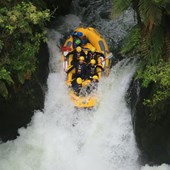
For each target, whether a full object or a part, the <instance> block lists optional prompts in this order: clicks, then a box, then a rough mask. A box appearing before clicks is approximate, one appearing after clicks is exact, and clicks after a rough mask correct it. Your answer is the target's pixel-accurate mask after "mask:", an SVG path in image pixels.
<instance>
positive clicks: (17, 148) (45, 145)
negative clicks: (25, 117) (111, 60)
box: [0, 0, 170, 170]
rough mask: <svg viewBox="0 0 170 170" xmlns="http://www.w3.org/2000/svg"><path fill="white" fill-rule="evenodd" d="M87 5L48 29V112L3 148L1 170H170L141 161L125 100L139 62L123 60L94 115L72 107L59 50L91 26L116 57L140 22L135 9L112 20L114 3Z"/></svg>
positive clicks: (101, 0) (104, 85) (103, 84)
mask: <svg viewBox="0 0 170 170" xmlns="http://www.w3.org/2000/svg"><path fill="white" fill-rule="evenodd" d="M79 1H80V2H79ZM87 2H88V1H86V0H83V1H81V0H73V5H72V7H71V8H72V10H71V12H70V14H68V15H66V16H64V17H59V18H57V19H56V21H55V22H54V25H53V26H52V28H50V29H48V39H49V40H48V48H49V53H50V63H49V67H50V73H49V76H48V90H47V91H46V98H45V107H44V110H43V112H41V111H35V113H34V116H33V117H32V121H31V123H30V124H29V126H28V127H27V128H21V129H19V134H20V136H19V137H18V138H17V139H16V140H13V141H8V142H6V143H3V144H0V170H169V169H170V166H169V165H166V164H162V165H160V166H153V167H151V166H149V165H145V166H142V165H140V162H139V161H138V157H139V154H140V152H139V150H138V148H137V146H136V142H135V136H134V133H133V127H132V121H131V111H130V109H129V108H128V107H127V103H126V100H125V96H126V92H127V90H128V88H129V85H130V83H131V80H132V77H133V75H134V73H135V70H136V67H137V64H136V62H135V61H133V60H128V59H123V60H121V61H119V62H117V64H115V65H113V67H112V69H111V73H110V75H109V77H108V78H103V79H102V80H101V81H100V83H99V92H98V93H99V94H98V95H99V97H100V96H101V100H100V103H99V105H98V107H96V108H95V109H94V110H90V111H88V110H76V109H75V108H74V106H73V104H72V103H71V102H70V99H69V95H68V93H67V87H66V85H65V75H64V73H63V69H62V63H61V57H60V56H61V52H60V49H59V47H58V46H60V45H61V43H60V42H61V41H63V39H64V37H65V35H66V34H68V33H69V32H70V31H71V30H73V29H74V28H76V27H78V26H80V25H83V26H92V27H94V28H96V29H97V30H98V31H99V32H100V34H101V35H102V36H103V37H104V38H105V40H106V41H107V44H108V46H109V49H110V50H111V51H112V50H113V49H114V48H116V46H118V44H119V43H120V41H121V40H122V39H123V37H124V36H125V35H126V34H127V31H128V29H129V28H130V27H132V26H133V25H134V24H135V22H136V21H135V18H134V17H135V15H134V12H133V11H132V10H131V9H129V10H127V11H126V12H125V13H123V14H122V15H121V16H120V17H118V18H117V19H115V20H112V19H109V17H107V16H108V15H109V14H110V13H111V10H112V9H111V1H110V0H98V1H94V2H92V1H89V2H88V3H87ZM78 3H81V4H83V3H85V4H86V7H84V8H83V7H80V6H79V5H78ZM82 6H83V5H82ZM64 40H65V39H64ZM113 46H114V47H113ZM114 57H115V58H116V56H114ZM73 125H74V126H73Z"/></svg>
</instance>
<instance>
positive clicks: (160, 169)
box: [141, 164, 170, 170]
mask: <svg viewBox="0 0 170 170" xmlns="http://www.w3.org/2000/svg"><path fill="white" fill-rule="evenodd" d="M141 170H170V165H167V164H162V165H160V166H149V165H145V166H144V167H142V168H141Z"/></svg>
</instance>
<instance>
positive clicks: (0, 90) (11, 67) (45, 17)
mask: <svg viewBox="0 0 170 170" xmlns="http://www.w3.org/2000/svg"><path fill="white" fill-rule="evenodd" d="M33 2H34V4H33V3H31V1H20V0H5V1H2V2H0V6H1V8H0V31H1V34H0V96H3V97H4V98H6V99H7V98H8V97H9V96H10V92H9V91H10V90H11V89H13V90H14V91H15V92H16V91H17V89H19V87H20V86H21V85H22V84H24V83H25V81H26V80H29V79H30V78H31V76H32V74H33V73H34V72H35V70H36V66H37V53H38V51H39V48H40V43H41V41H42V40H43V41H46V40H47V38H46V30H45V23H46V21H49V19H50V11H49V10H42V9H40V7H37V6H36V5H35V4H36V2H38V1H33ZM39 2H40V1H39Z"/></svg>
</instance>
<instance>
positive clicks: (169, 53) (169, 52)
mask: <svg viewBox="0 0 170 170" xmlns="http://www.w3.org/2000/svg"><path fill="white" fill-rule="evenodd" d="M165 43H166V54H165V59H166V60H167V61H169V62H170V35H169V34H167V36H166V38H165Z"/></svg>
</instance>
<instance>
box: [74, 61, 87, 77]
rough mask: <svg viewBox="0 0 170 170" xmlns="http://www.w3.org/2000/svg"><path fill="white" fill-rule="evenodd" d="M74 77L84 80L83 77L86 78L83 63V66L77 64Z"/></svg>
mask: <svg viewBox="0 0 170 170" xmlns="http://www.w3.org/2000/svg"><path fill="white" fill-rule="evenodd" d="M76 75H77V76H80V77H81V78H83V79H84V78H85V76H86V65H85V63H83V64H79V63H78V64H77V65H76Z"/></svg>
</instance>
